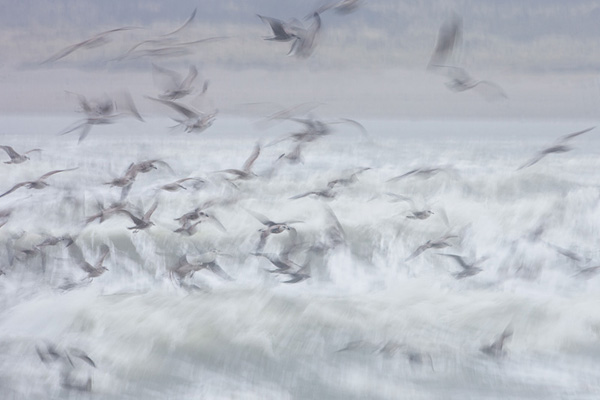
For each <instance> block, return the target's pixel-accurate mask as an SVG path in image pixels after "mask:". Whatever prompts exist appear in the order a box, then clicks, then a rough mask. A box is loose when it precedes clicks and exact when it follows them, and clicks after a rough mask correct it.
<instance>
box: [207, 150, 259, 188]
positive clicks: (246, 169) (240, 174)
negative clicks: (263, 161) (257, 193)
mask: <svg viewBox="0 0 600 400" xmlns="http://www.w3.org/2000/svg"><path fill="white" fill-rule="evenodd" d="M259 155H260V143H256V144H255V145H254V149H253V150H252V154H250V157H248V159H247V160H246V161H245V162H244V165H243V166H242V169H241V170H239V169H223V170H220V171H216V172H225V173H228V174H231V175H234V176H235V178H234V180H237V179H243V180H247V179H251V178H253V177H255V176H256V174H255V173H254V172H252V165H253V164H254V162H255V161H256V159H257V158H258V156H259Z"/></svg>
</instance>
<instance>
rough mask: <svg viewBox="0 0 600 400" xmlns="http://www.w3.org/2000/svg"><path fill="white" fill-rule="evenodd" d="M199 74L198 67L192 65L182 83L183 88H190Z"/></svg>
mask: <svg viewBox="0 0 600 400" xmlns="http://www.w3.org/2000/svg"><path fill="white" fill-rule="evenodd" d="M197 76H198V70H197V69H196V67H195V66H193V65H190V71H189V72H188V74H187V76H186V77H185V79H184V80H183V81H182V82H181V85H180V86H181V89H189V88H190V87H191V86H192V83H194V80H195V79H196V77H197ZM207 85H208V84H207Z"/></svg>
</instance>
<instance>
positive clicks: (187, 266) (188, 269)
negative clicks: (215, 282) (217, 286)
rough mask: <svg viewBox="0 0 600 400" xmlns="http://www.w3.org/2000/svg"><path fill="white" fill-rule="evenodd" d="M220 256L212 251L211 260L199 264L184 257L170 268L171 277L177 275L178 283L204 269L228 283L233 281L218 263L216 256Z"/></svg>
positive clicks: (210, 253)
mask: <svg viewBox="0 0 600 400" xmlns="http://www.w3.org/2000/svg"><path fill="white" fill-rule="evenodd" d="M219 254H221V253H219V252H217V251H211V252H209V254H208V255H209V256H212V257H210V258H211V259H209V260H206V261H203V262H198V263H194V262H190V261H189V260H188V257H187V255H183V256H181V257H180V258H179V260H178V261H177V264H175V265H174V266H172V267H171V268H169V273H170V274H171V276H173V275H176V276H177V278H178V281H179V282H180V281H181V280H182V279H184V278H186V277H187V278H191V277H192V276H193V275H194V273H195V272H198V271H201V270H203V269H208V270H209V271H211V272H212V273H214V274H215V275H217V276H219V277H220V278H222V279H225V280H227V281H232V280H233V278H232V277H231V276H230V275H229V274H228V273H227V272H225V271H224V270H223V268H221V266H220V265H219V264H217V262H216V256H217V255H219ZM180 283H181V282H180Z"/></svg>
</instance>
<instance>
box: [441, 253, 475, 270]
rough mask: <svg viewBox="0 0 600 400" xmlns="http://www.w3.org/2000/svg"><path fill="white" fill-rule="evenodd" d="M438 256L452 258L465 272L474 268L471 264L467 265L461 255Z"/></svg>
mask: <svg viewBox="0 0 600 400" xmlns="http://www.w3.org/2000/svg"><path fill="white" fill-rule="evenodd" d="M438 255H440V256H444V257H450V258H452V259H453V260H454V261H456V262H457V263H458V265H460V266H461V267H462V268H463V269H465V270H467V269H471V268H472V266H471V265H469V264H467V263H466V262H465V260H464V259H463V258H462V257H461V256H459V255H456V254H443V253H438Z"/></svg>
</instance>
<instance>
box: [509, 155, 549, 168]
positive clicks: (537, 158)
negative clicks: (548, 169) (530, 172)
mask: <svg viewBox="0 0 600 400" xmlns="http://www.w3.org/2000/svg"><path fill="white" fill-rule="evenodd" d="M546 154H548V153H544V152H539V153H538V154H536V155H535V156H534V157H533V158H531V159H530V160H529V161H527V162H526V163H525V164H523V165H521V166H520V167H519V168H517V171H518V170H521V169H524V168H529V167H531V166H532V165H533V164H536V163H537V162H538V161H540V160H541V159H542V158H544V157H545V156H546Z"/></svg>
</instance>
